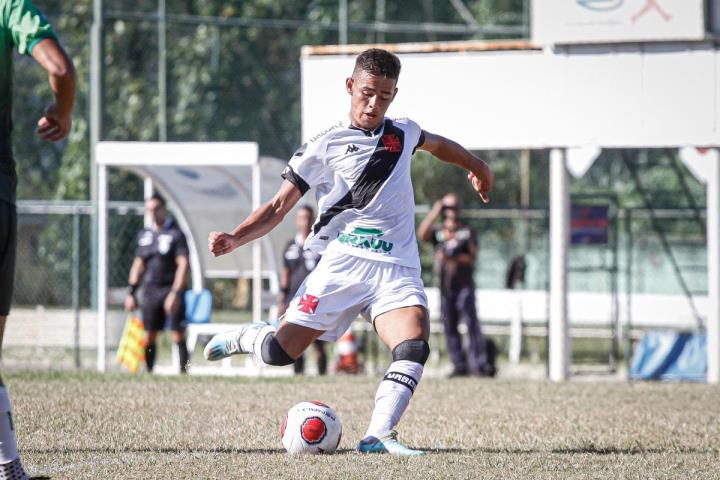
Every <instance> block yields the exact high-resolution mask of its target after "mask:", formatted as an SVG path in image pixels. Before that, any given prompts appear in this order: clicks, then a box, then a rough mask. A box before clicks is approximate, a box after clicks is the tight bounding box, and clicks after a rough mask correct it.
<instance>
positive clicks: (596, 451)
mask: <svg viewBox="0 0 720 480" xmlns="http://www.w3.org/2000/svg"><path fill="white" fill-rule="evenodd" d="M418 448H420V450H425V451H426V452H427V453H430V454H433V453H460V454H492V455H500V454H510V455H528V454H536V453H554V454H559V455H577V454H592V455H643V454H664V453H688V454H693V453H712V454H718V453H720V449H716V448H691V447H680V448H633V447H631V448H617V447H595V446H583V447H577V448H553V449H548V450H546V449H539V448H489V447H488V448H485V447H483V448H430V447H425V448H423V447H418Z"/></svg>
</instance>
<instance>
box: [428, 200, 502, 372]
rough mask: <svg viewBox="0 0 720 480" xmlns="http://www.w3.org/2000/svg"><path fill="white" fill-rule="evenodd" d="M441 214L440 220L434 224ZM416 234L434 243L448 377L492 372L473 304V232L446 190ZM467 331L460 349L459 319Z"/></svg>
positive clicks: (491, 365)
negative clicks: (450, 367)
mask: <svg viewBox="0 0 720 480" xmlns="http://www.w3.org/2000/svg"><path fill="white" fill-rule="evenodd" d="M440 215H442V224H440V225H434V222H435V220H436V219H437V218H438V216H440ZM418 237H419V238H420V239H421V240H423V241H426V242H432V244H433V246H434V247H435V257H434V266H435V271H436V272H437V273H438V274H439V278H440V299H441V315H442V321H443V326H444V329H445V338H446V339H447V348H448V355H449V357H450V361H451V362H452V364H453V371H452V373H451V374H450V376H452V377H458V376H467V375H470V374H472V375H478V376H494V375H495V366H494V364H493V363H494V358H492V359H490V358H489V355H488V351H487V348H486V342H485V339H484V338H483V335H482V331H481V329H480V321H479V320H478V316H477V311H476V308H475V282H474V280H473V272H474V268H475V259H476V257H477V241H476V239H475V234H474V232H473V231H472V230H471V229H470V228H468V227H467V226H464V225H462V224H461V223H460V219H459V202H458V198H457V196H456V195H455V194H453V193H449V194H447V195H445V196H444V197H443V198H442V199H441V200H438V201H437V202H435V204H434V205H433V208H432V209H431V210H430V212H429V213H428V215H427V216H426V217H425V218H424V219H423V221H422V222H421V223H420V226H419V227H418ZM461 319H462V320H463V321H464V322H465V325H466V326H467V331H468V340H469V342H468V343H469V345H468V351H467V353H466V352H465V351H464V349H463V345H462V338H461V336H460V332H458V325H459V323H460V320H461Z"/></svg>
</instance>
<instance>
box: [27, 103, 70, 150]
mask: <svg viewBox="0 0 720 480" xmlns="http://www.w3.org/2000/svg"><path fill="white" fill-rule="evenodd" d="M37 125H38V126H37V130H35V133H37V135H38V137H40V138H42V139H43V140H46V141H48V142H57V141H58V140H62V139H63V138H65V137H67V135H68V133H70V127H71V126H72V116H71V115H70V113H67V114H63V113H62V112H60V109H59V108H58V106H57V105H50V106H49V107H48V108H46V109H45V116H44V117H42V118H41V119H40V120H38V123H37Z"/></svg>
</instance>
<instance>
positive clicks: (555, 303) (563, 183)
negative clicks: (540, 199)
mask: <svg viewBox="0 0 720 480" xmlns="http://www.w3.org/2000/svg"><path fill="white" fill-rule="evenodd" d="M569 204H570V193H569V189H568V172H567V168H566V165H565V150H564V149H559V148H554V149H552V150H551V151H550V329H549V332H548V335H549V338H548V341H549V343H550V358H549V361H550V365H549V370H550V372H549V373H550V380H552V381H554V382H560V381H563V380H567V379H568V378H569V376H570V336H569V334H568V333H569V329H568V318H567V269H566V267H567V249H568V237H569V225H570V208H569Z"/></svg>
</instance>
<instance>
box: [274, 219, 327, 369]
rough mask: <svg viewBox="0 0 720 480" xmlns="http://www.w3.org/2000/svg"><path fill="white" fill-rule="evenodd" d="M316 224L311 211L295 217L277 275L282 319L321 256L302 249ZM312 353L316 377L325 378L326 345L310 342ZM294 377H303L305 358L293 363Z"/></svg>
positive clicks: (317, 341)
mask: <svg viewBox="0 0 720 480" xmlns="http://www.w3.org/2000/svg"><path fill="white" fill-rule="evenodd" d="M314 220H315V212H314V211H313V209H312V207H310V206H308V205H303V206H302V207H300V208H299V209H298V211H297V214H296V216H295V225H296V226H297V230H298V232H297V234H296V235H295V238H294V239H292V240H290V242H289V243H288V245H287V247H285V253H283V263H284V266H283V269H282V272H281V274H280V299H279V302H278V303H279V308H278V315H279V316H280V317H282V316H283V315H285V312H286V311H287V308H288V305H289V304H290V301H291V300H292V299H293V297H294V296H295V292H297V291H298V289H299V288H300V285H302V283H303V281H305V277H307V276H308V274H309V273H310V272H312V271H313V269H314V268H315V265H317V263H318V262H319V261H320V255H318V254H316V253H314V252H312V251H310V250H305V249H304V248H303V245H304V244H305V239H306V238H307V237H308V235H310V228H311V227H312V224H313V221H314ZM313 345H314V346H315V351H316V352H317V359H318V360H317V361H318V373H319V374H320V375H325V374H326V373H327V355H326V354H325V342H323V341H321V340H315V342H313ZM294 367H295V373H296V374H298V375H302V373H303V371H304V369H305V355H304V354H303V355H301V356H300V357H298V358H297V360H295V364H294Z"/></svg>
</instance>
